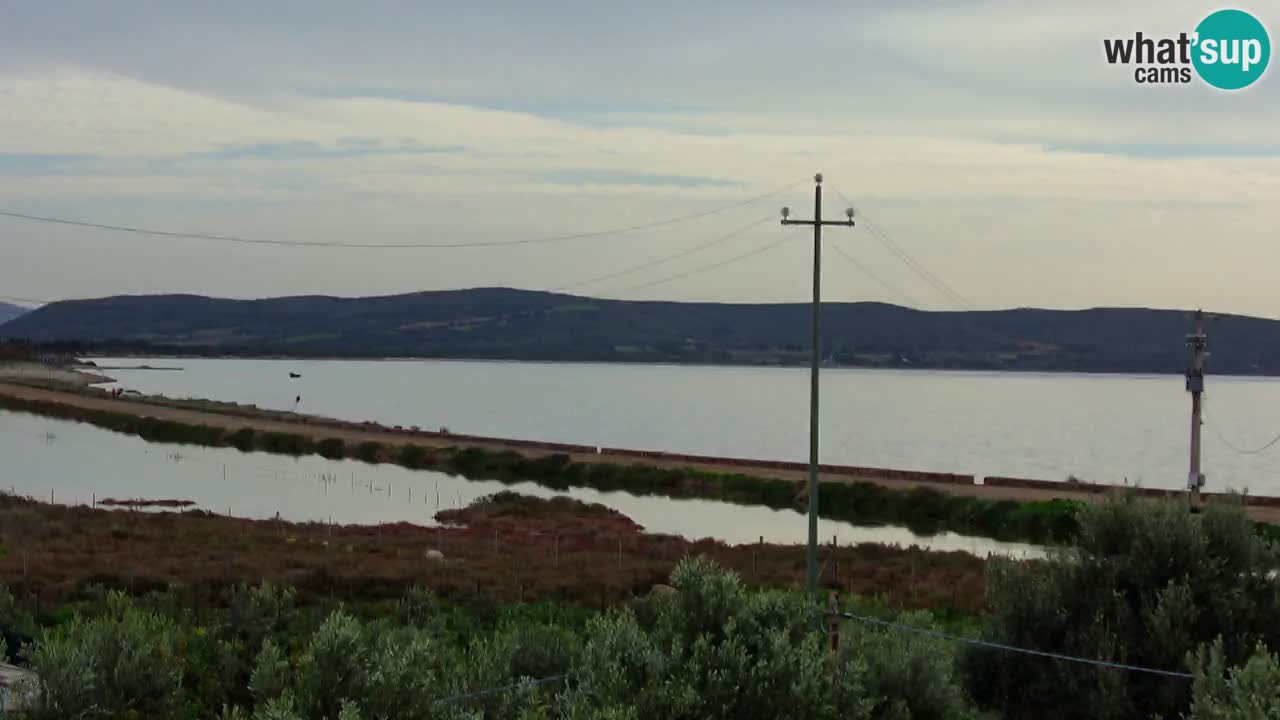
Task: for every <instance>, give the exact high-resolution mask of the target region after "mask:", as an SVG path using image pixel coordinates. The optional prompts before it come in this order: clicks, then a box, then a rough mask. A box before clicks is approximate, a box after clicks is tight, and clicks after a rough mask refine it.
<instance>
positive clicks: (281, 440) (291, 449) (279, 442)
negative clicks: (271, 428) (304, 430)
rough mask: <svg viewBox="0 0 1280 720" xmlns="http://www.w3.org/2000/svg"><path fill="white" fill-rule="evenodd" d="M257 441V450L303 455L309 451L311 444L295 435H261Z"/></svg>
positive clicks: (273, 433) (271, 433)
mask: <svg viewBox="0 0 1280 720" xmlns="http://www.w3.org/2000/svg"><path fill="white" fill-rule="evenodd" d="M257 440H258V447H259V448H261V449H263V450H265V451H267V452H271V453H279V454H282V455H305V454H307V453H308V452H309V451H310V450H311V443H310V442H309V441H308V440H307V439H306V438H305V437H303V436H302V435H298V434H297V433H278V432H267V433H261V434H260V435H258V438H257Z"/></svg>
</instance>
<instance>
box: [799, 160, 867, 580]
mask: <svg viewBox="0 0 1280 720" xmlns="http://www.w3.org/2000/svg"><path fill="white" fill-rule="evenodd" d="M813 183H814V187H813V219H812V220H792V219H791V209H790V208H785V207H784V208H782V224H783V225H812V226H813V356H812V358H811V361H810V367H809V485H808V490H809V551H808V555H807V557H806V562H805V565H806V569H807V571H808V572H807V575H808V583H807V586H808V589H809V594H810V595H812V596H814V597H817V593H818V365H819V363H820V362H821V360H822V343H821V331H822V321H821V319H820V317H821V316H820V313H819V309H820V308H821V306H822V226H823V225H843V226H845V227H853V208H849V209H848V210H845V213H844V214H845V219H844V220H823V219H822V173H818V174H817V175H814V176H813Z"/></svg>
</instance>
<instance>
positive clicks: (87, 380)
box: [0, 362, 115, 385]
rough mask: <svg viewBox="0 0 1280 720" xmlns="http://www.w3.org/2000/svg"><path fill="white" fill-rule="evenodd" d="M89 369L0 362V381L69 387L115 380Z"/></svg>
mask: <svg viewBox="0 0 1280 720" xmlns="http://www.w3.org/2000/svg"><path fill="white" fill-rule="evenodd" d="M91 371H92V368H91V367H87V366H86V367H85V368H84V369H77V368H74V367H70V366H66V365H45V364H43V363H34V362H0V380H47V381H50V382H57V383H67V384H71V385H100V384H102V383H109V382H115V378H111V377H107V376H106V375H101V374H99V373H95V372H91Z"/></svg>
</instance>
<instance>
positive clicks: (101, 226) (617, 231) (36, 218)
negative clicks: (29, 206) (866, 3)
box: [0, 180, 804, 250]
mask: <svg viewBox="0 0 1280 720" xmlns="http://www.w3.org/2000/svg"><path fill="white" fill-rule="evenodd" d="M803 182H804V181H803V180H802V181H800V182H795V183H792V184H790V185H787V186H786V187H782V188H778V189H777V190H772V191H770V192H767V193H764V194H762V195H755V196H753V197H749V198H747V199H746V200H741V201H738V202H735V203H730V204H728V205H721V206H719V207H715V208H711V209H710V210H701V211H699V212H695V213H689V214H686V215H677V216H675V217H669V218H664V219H661V220H653V221H650V222H645V223H639V224H637V225H627V226H624V227H616V228H609V229H606V230H592V231H589V232H580V233H571V234H568V235H548V236H544V237H535V238H523V239H520V240H489V241H480V242H447V243H370V244H362V243H344V242H321V241H318V240H278V239H268V238H247V237H240V236H236V235H212V234H205V233H189V232H177V231H172V230H155V229H151V228H143V227H133V226H129V225H110V224H107V223H98V222H88V221H83V220H71V219H68V218H59V217H50V216H45V215H30V214H27V213H20V212H14V211H11V210H0V216H4V217H10V218H16V219H19V220H30V221H32V222H42V223H52V224H56V225H70V226H73V227H83V228H93V229H96V230H111V231H115V232H123V233H131V234H134V235H150V236H155V237H169V238H182V239H187V240H210V241H215V242H229V243H241V244H246V245H287V246H293V247H313V248H348V249H358V250H409V249H436V250H441V249H460V248H482V247H511V246H514V245H536V244H544V243H555V242H565V241H569V240H583V239H587V238H595V237H604V236H607V235H624V234H627V233H633V232H638V231H641V230H652V229H654V228H660V227H665V226H667V225H674V224H676V223H681V222H686V221H689V220H697V219H699V218H704V217H709V216H711V215H715V214H718V213H722V212H724V211H726V210H732V209H734V208H739V207H742V206H744V205H750V204H751V203H754V202H759V201H760V200H764V199H766V198H770V197H773V196H774V195H780V194H782V193H784V192H786V191H788V190H790V189H791V188H794V187H796V186H797V185H800V184H801V183H803Z"/></svg>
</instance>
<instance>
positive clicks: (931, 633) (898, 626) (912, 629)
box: [835, 612, 1195, 679]
mask: <svg viewBox="0 0 1280 720" xmlns="http://www.w3.org/2000/svg"><path fill="white" fill-rule="evenodd" d="M835 615H836V616H838V617H842V618H844V619H846V620H853V621H856V622H860V623H864V624H867V625H878V626H880V627H886V628H889V629H891V630H898V631H900V632H909V633H915V634H917V635H924V636H926V637H932V638H937V639H939V640H948V641H951V642H958V643H963V644H965V645H973V646H975V647H981V648H987V649H988V650H1000V651H1003V652H1012V653H1020V654H1022V655H1034V656H1036V657H1043V658H1049V659H1051V660H1061V661H1063V662H1072V663H1078V664H1081V665H1092V666H1094V667H1102V668H1109V669H1112V670H1126V671H1128V672H1139V673H1148V674H1150V675H1160V676H1163V677H1172V678H1181V679H1191V678H1193V677H1195V676H1194V675H1192V674H1191V673H1188V672H1180V671H1177V670H1162V669H1159V668H1150V667H1142V666H1140V665H1127V664H1125V663H1116V662H1110V661H1107V660H1095V659H1093V658H1084V657H1077V656H1074V655H1063V654H1061V653H1054V652H1046V651H1044V650H1032V649H1031V648H1024V647H1018V646H1016V645H1006V644H1004V643H997V642H991V641H989V640H979V639H977V638H970V637H963V636H960V635H952V634H950V633H945V632H942V631H941V630H931V629H929V628H922V627H916V626H914V625H904V624H903V623H897V622H892V621H889V620H881V619H879V618H873V617H868V616H866V615H857V614H855V613H850V612H842V613H836V614H835Z"/></svg>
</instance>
